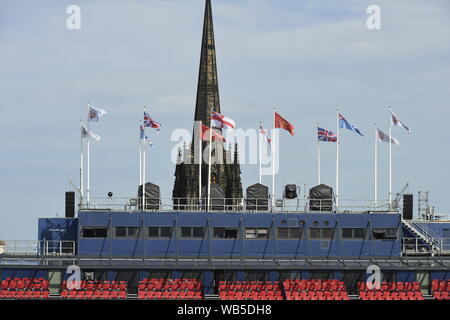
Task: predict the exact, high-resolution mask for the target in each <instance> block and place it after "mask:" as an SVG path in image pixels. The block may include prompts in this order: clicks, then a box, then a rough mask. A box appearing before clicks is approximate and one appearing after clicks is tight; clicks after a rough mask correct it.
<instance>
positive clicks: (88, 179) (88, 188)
mask: <svg viewBox="0 0 450 320" xmlns="http://www.w3.org/2000/svg"><path fill="white" fill-rule="evenodd" d="M87 110H88V114H87V130H88V133H89V135H88V137H87V184H86V196H87V204H88V205H89V201H90V198H91V170H90V166H91V158H90V146H91V143H90V142H91V136H90V134H91V129H90V125H89V123H90V121H89V101H88V104H87Z"/></svg>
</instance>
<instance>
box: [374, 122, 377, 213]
mask: <svg viewBox="0 0 450 320" xmlns="http://www.w3.org/2000/svg"><path fill="white" fill-rule="evenodd" d="M376 127H377V124H376V123H375V161H374V163H375V168H374V169H375V174H374V183H375V186H374V192H375V201H374V209H376V208H377V205H378V138H377V128H376Z"/></svg>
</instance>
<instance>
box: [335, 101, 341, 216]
mask: <svg viewBox="0 0 450 320" xmlns="http://www.w3.org/2000/svg"><path fill="white" fill-rule="evenodd" d="M336 136H337V142H336V212H338V211H339V145H340V144H341V136H340V134H339V109H337V112H336Z"/></svg>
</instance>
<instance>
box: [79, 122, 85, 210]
mask: <svg viewBox="0 0 450 320" xmlns="http://www.w3.org/2000/svg"><path fill="white" fill-rule="evenodd" d="M80 125H81V128H80V129H81V130H83V120H80ZM80 137H81V138H80V204H82V203H83V197H84V179H83V171H84V155H83V139H84V137H83V134H80Z"/></svg>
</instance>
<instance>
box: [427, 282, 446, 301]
mask: <svg viewBox="0 0 450 320" xmlns="http://www.w3.org/2000/svg"><path fill="white" fill-rule="evenodd" d="M431 291H432V293H433V297H434V298H435V299H437V300H450V280H433V281H432V282H431Z"/></svg>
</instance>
